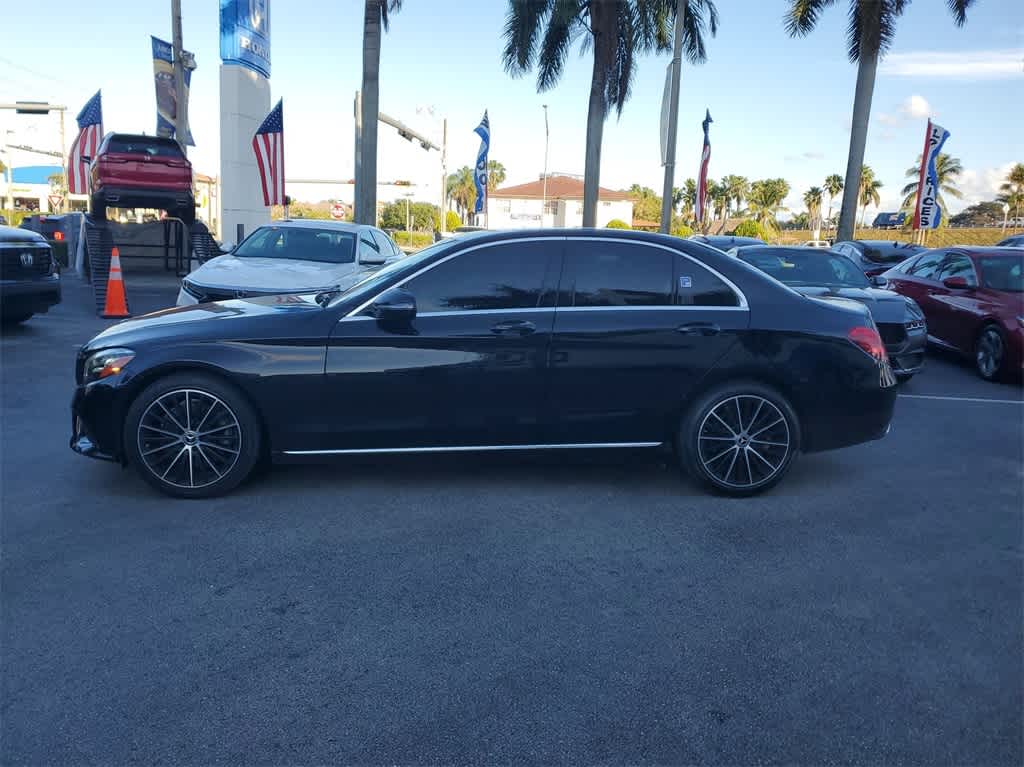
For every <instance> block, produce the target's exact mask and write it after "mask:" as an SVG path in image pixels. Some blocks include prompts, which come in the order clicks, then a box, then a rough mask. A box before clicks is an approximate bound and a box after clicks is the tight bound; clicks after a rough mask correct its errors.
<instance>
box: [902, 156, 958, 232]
mask: <svg viewBox="0 0 1024 767" xmlns="http://www.w3.org/2000/svg"><path fill="white" fill-rule="evenodd" d="M963 172H964V168H963V166H962V165H961V164H960V159H959V158H957V157H951V156H950V155H948V154H946V153H945V152H939V154H938V155H936V156H935V175H936V176H937V177H938V179H939V193H938V194H937V195H936V198H937V200H938V203H939V207H940V208H941V209H942V222H943V223H945V222H946V220H947V219H948V218H949V208H948V207H947V206H946V198H945V197H944V196H943V195H946V194H948V195H949V196H950V197H955V198H956V199H958V200H962V199H963V197H964V195H963V193H962V192H961V191H960V190H959V189H958V188H957V186H956V181H957V176H959V175H960V174H961V173H963ZM904 175H905V176H906V177H907V178H912V179H914V180H913V181H911V182H910V183H909V184H907V185H906V186H905V187H903V189H901V190H900V194H902V195H903V203H902V204H901V205H900V209H901V210H904V211H907V212H909V211H912V210H914V209H915V208H916V207H917V186H918V184H919V183H920V180H921V155H918V156H917V164H916V165H914V167H912V168H907V171H906V173H905V174H904Z"/></svg>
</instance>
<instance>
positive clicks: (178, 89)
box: [171, 0, 188, 154]
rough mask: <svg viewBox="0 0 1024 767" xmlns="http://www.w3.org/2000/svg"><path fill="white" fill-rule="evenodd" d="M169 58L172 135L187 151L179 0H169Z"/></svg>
mask: <svg viewBox="0 0 1024 767" xmlns="http://www.w3.org/2000/svg"><path fill="white" fill-rule="evenodd" d="M171 35H172V37H171V39H172V42H171V58H172V59H173V62H172V63H173V65H174V96H175V105H174V135H175V137H176V138H177V139H178V143H179V144H181V151H182V152H185V153H186V154H187V153H188V150H187V148H186V146H185V143H186V141H187V140H188V135H187V134H186V126H187V125H188V99H187V98H185V60H184V58H183V56H182V41H181V0H171Z"/></svg>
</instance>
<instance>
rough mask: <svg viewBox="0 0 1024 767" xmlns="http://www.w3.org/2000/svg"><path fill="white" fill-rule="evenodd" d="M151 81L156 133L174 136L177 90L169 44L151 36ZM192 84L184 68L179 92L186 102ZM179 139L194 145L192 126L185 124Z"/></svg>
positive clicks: (190, 76) (188, 73) (187, 144)
mask: <svg viewBox="0 0 1024 767" xmlns="http://www.w3.org/2000/svg"><path fill="white" fill-rule="evenodd" d="M152 40H153V81H154V83H155V84H156V135H158V136H164V137H166V138H170V137H172V136H174V124H175V123H174V121H175V120H176V119H177V117H178V95H179V94H178V92H177V89H176V88H175V84H174V63H173V59H172V54H171V44H170V43H169V42H167V41H166V40H161V39H160V38H158V37H153V38H152ZM191 84H192V71H191V70H189V69H186V70H185V93H183V94H181V98H183V99H184V102H185V103H186V104H187V103H188V91H189V86H190V85H191ZM178 140H179V141H181V143H182V144H185V145H186V146H195V145H196V142H195V141H193V140H192V127H191V126H190V125H186V126H185V136H184V137H183V138H182V137H179V138H178Z"/></svg>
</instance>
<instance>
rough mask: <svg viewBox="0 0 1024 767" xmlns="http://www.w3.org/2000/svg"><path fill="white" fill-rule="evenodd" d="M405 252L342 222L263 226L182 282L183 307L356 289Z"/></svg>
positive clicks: (377, 233)
mask: <svg viewBox="0 0 1024 767" xmlns="http://www.w3.org/2000/svg"><path fill="white" fill-rule="evenodd" d="M403 255H404V254H403V253H402V251H401V250H399V249H398V246H397V245H395V243H394V241H393V240H392V239H391V238H390V237H388V236H387V235H386V234H385V233H384V232H382V231H381V230H380V229H376V228H374V227H372V226H361V225H357V224H348V223H342V222H337V221H317V220H301V221H278V222H275V223H273V224H267V225H266V226H261V227H260V228H259V229H257V230H256V231H254V232H253V233H252V234H250V235H249V236H248V237H246V238H245V240H243V241H242V242H241V243H240V244H239V245H237V246H236V247H235V248H233V249H232V250H231V251H230V252H229V253H227V254H225V255H223V256H217V257H216V258H212V259H210V260H209V261H207V262H206V263H205V264H203V265H202V266H200V267H199V268H198V269H196V270H195V271H193V272H191V273H190V274H189V275H188V276H187V277H186V278H185V279H183V280H182V281H181V290H180V291H179V292H178V306H186V305H189V304H198V303H205V302H207V301H224V300H227V299H232V298H240V297H243V296H261V295H277V294H281V293H314V292H316V291H319V290H323V289H325V288H333V287H341V288H342V289H344V288H347V287H350V286H352V285H354V284H355V283H356V282H358V281H359V280H361V279H362V278H363V277H365V276H366V275H367V273H369V272H372V271H374V270H376V269H379V268H380V267H381V266H383V265H384V264H387V263H390V262H392V261H395V260H397V259H399V258H402V256H403Z"/></svg>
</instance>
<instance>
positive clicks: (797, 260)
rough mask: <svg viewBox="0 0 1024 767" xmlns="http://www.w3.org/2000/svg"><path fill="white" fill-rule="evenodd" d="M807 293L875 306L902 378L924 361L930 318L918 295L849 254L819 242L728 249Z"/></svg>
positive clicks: (873, 311)
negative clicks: (869, 272)
mask: <svg viewBox="0 0 1024 767" xmlns="http://www.w3.org/2000/svg"><path fill="white" fill-rule="evenodd" d="M726 252H727V253H728V254H729V255H731V256H736V257H737V258H741V259H743V260H744V261H746V262H747V263H748V264H752V265H753V266H756V267H757V268H758V269H760V270H761V271H762V272H765V273H766V274H770V275H771V276H772V277H774V278H775V279H777V280H778V281H779V282H782V283H785V284H786V285H789V287H791V288H793V290H796V291H799V292H800V293H803V294H804V295H805V296H841V297H842V298H850V299H852V300H854V301H859V302H860V303H862V304H864V305H865V306H866V307H868V309H869V310H870V311H871V316H872V317H873V318H874V320H875V327H877V328H878V333H879V335H881V336H882V343H884V344H885V350H886V351H887V352H888V353H889V362H890V363H891V364H892V367H893V371H894V372H895V373H896V378H897V379H898V380H900V381H909V380H910V379H911V378H913V377H914V376H915V375H916V374H917V373H920V372H921V369H922V368H923V367H924V354H925V349H926V347H927V346H928V324H927V322H926V321H925V317H924V312H923V311H921V307H920V306H918V305H917V303H916V302H915V301H914V299H912V298H908V297H906V296H901V295H900V294H899V293H896V292H895V291H892V290H886V289H884V288H881V287H878V284H879V283H878V280H881V279H882V278H881V277H875V278H873V280H875V282H874V284H872V283H871V282H869V281H868V278H867V277H866V276H865V275H864V272H862V271H861V270H860V267H858V266H857V264H855V263H853V261H851V260H850V259H848V258H847V257H846V256H841V255H839V254H838V253H832V252H831V251H823V250H817V249H815V248H800V247H781V246H755V247H743V248H732V249H730V250H728V251H726Z"/></svg>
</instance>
